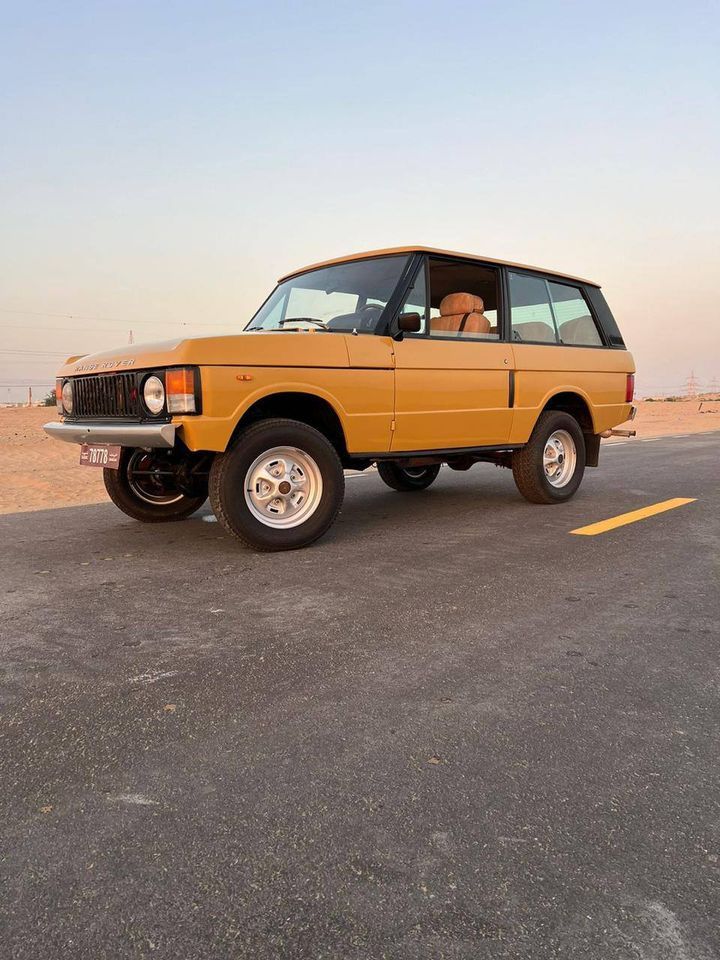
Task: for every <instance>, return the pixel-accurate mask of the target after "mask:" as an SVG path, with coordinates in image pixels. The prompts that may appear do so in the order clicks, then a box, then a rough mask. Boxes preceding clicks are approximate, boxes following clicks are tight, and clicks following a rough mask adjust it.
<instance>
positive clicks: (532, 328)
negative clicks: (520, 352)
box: [508, 272, 603, 347]
mask: <svg viewBox="0 0 720 960" xmlns="http://www.w3.org/2000/svg"><path fill="white" fill-rule="evenodd" d="M508 277H509V282H510V317H511V323H512V338H513V340H515V341H519V342H523V341H525V342H528V343H562V344H565V345H566V346H575V347H601V346H602V345H603V341H602V337H601V336H600V332H599V330H598V328H597V325H596V324H595V320H594V319H593V316H592V314H591V312H590V307H589V305H588V302H587V300H586V299H585V295H584V294H583V291H582V290H581V289H580V287H576V286H574V285H572V284H569V283H559V282H558V281H555V280H545V279H544V278H542V277H531V276H528V275H527V274H523V273H512V272H511V273H509V274H508Z"/></svg>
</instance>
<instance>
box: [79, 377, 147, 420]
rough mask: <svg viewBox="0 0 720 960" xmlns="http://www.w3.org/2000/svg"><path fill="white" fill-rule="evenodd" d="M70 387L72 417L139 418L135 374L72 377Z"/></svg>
mask: <svg viewBox="0 0 720 960" xmlns="http://www.w3.org/2000/svg"><path fill="white" fill-rule="evenodd" d="M72 385H73V414H72V415H73V417H78V418H82V417H118V418H125V419H132V420H140V419H141V417H142V408H141V406H140V390H139V388H138V387H139V385H138V375H137V374H136V373H112V374H97V375H96V376H93V377H73V380H72Z"/></svg>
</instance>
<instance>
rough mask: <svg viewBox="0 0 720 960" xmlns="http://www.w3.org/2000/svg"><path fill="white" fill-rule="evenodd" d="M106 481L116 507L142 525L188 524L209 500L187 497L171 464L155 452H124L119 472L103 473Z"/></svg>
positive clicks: (129, 450) (128, 449)
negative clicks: (175, 521)
mask: <svg viewBox="0 0 720 960" xmlns="http://www.w3.org/2000/svg"><path fill="white" fill-rule="evenodd" d="M103 480H104V481H105V489H106V490H107V492H108V496H109V497H110V499H111V500H112V502H113V503H114V504H115V506H116V507H118V508H119V509H120V510H122V512H123V513H125V514H127V515H128V517H132V518H133V520H140V521H141V522H142V523H169V522H171V521H173V520H185V519H187V517H189V516H190V515H191V514H193V513H195V511H196V510H199V509H200V507H201V506H202V505H203V504H204V503H205V501H206V500H207V494H205V495H198V496H187V495H186V494H184V493H183V492H182V490H180V489H179V488H178V486H177V482H176V476H175V472H174V471H173V469H172V466H171V464H170V463H169V461H168V460H167V459H164V458H163V457H162V456H159V455H158V454H157V453H156V452H154V451H152V450H133V449H131V448H129V447H126V448H124V449H123V451H122V453H121V454H120V464H119V466H118V469H117V470H103Z"/></svg>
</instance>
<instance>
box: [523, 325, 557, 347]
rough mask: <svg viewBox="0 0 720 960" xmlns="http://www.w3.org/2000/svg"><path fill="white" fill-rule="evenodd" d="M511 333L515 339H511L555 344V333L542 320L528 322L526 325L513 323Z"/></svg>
mask: <svg viewBox="0 0 720 960" xmlns="http://www.w3.org/2000/svg"><path fill="white" fill-rule="evenodd" d="M513 333H515V334H517V337H513V339H515V340H516V339H518V338H519V339H520V340H530V341H531V342H532V341H535V342H536V343H537V342H540V343H555V331H554V330H553V328H552V327H551V326H548V324H547V323H543V322H542V320H528V321H527V323H514V324H513Z"/></svg>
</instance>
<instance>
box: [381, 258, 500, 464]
mask: <svg viewBox="0 0 720 960" xmlns="http://www.w3.org/2000/svg"><path fill="white" fill-rule="evenodd" d="M499 303H500V276H499V271H498V270H496V269H494V268H492V267H485V266H483V265H481V264H474V263H471V262H466V261H455V260H445V259H442V258H434V257H430V258H428V260H427V261H426V262H425V263H424V264H423V265H422V266H421V268H420V271H419V273H418V275H417V278H416V280H415V283H414V285H413V288H412V290H411V291H410V293H409V294H408V297H407V299H406V302H405V304H404V305H403V307H402V312H407V313H410V312H412V313H419V314H420V315H421V316H422V317H423V318H424V327H423V330H422V332H421V333H419V334H406V335H405V337H404V339H403V340H401V341H395V342H394V344H393V348H394V351H395V418H394V421H395V422H394V430H393V433H392V446H391V449H392V450H393V451H398V452H400V451H411V450H412V451H415V450H437V449H446V450H447V449H456V448H458V447H482V446H497V445H502V444H504V443H507V442H508V439H509V436H510V426H511V420H512V410H511V408H510V381H511V373H512V372H513V353H512V350H511V348H510V345H509V344H507V343H503V342H502V341H501V340H500V334H499V329H498V316H499Z"/></svg>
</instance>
